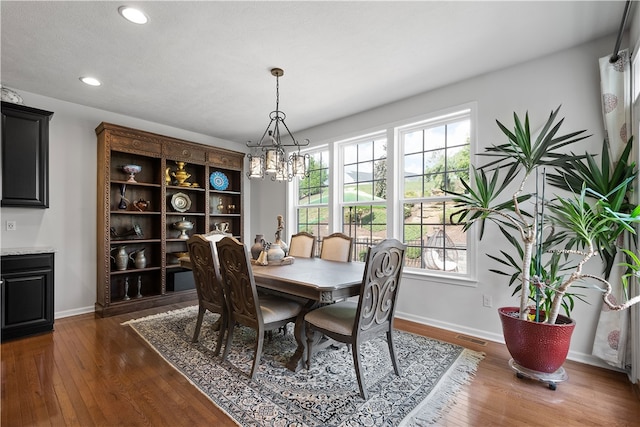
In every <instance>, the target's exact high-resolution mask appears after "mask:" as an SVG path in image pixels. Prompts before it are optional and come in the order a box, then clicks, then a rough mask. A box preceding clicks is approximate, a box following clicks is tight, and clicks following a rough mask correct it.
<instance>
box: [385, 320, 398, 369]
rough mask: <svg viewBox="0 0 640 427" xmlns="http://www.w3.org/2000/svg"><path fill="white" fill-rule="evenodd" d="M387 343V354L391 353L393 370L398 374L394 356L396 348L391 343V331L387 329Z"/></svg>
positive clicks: (396, 360) (396, 361) (396, 359)
mask: <svg viewBox="0 0 640 427" xmlns="http://www.w3.org/2000/svg"><path fill="white" fill-rule="evenodd" d="M387 344H388V345H389V354H390V355H391V363H393V370H394V371H395V372H396V375H397V376H400V366H398V358H397V357H396V348H395V346H394V344H393V331H391V330H388V331H387Z"/></svg>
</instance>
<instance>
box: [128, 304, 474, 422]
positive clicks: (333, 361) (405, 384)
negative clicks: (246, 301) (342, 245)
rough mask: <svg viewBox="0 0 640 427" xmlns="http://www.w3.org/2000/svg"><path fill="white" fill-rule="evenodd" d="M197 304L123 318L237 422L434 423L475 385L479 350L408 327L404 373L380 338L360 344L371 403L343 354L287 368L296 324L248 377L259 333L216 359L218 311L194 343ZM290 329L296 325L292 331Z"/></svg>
mask: <svg viewBox="0 0 640 427" xmlns="http://www.w3.org/2000/svg"><path fill="white" fill-rule="evenodd" d="M196 316H197V307H195V306H194V307H187V308H185V309H181V310H175V311H171V312H167V313H161V314H157V315H153V316H149V317H145V318H142V319H137V320H131V321H129V322H126V323H125V324H126V325H130V326H131V327H132V328H133V329H134V330H135V331H136V332H138V334H140V336H142V337H143V338H144V339H145V340H146V341H147V342H148V343H149V344H150V345H151V346H152V347H153V348H154V349H155V350H156V351H157V352H158V353H159V354H160V355H161V356H162V357H163V358H164V359H165V360H167V362H169V363H170V364H171V365H172V366H173V367H174V368H176V369H177V370H178V371H179V372H181V373H182V374H183V375H184V376H185V377H186V378H187V379H188V380H189V381H190V382H191V383H193V384H194V385H195V386H196V387H198V389H200V391H201V392H202V393H204V394H205V395H206V396H208V397H209V398H210V399H211V401H213V402H214V403H215V404H216V405H217V406H218V407H220V408H221V409H222V410H223V411H225V412H226V413H227V414H228V415H229V416H230V417H231V418H233V419H234V420H235V421H236V422H237V423H238V424H239V425H241V426H274V427H284V426H287V427H289V426H300V427H302V426H397V425H403V426H405V425H406V426H423V425H430V424H433V423H435V422H436V420H437V419H438V418H439V417H440V415H441V414H442V413H443V411H444V410H445V409H446V408H447V407H449V406H450V405H452V404H453V403H454V401H455V394H456V393H457V392H458V391H459V390H460V389H461V387H462V386H463V385H464V384H466V383H468V382H469V381H471V379H472V377H473V374H474V373H475V371H476V369H477V366H478V364H479V363H480V361H481V360H482V358H483V357H484V356H483V354H482V353H478V352H475V351H471V350H469V349H465V348H463V347H460V346H457V345H454V344H449V343H445V342H441V341H437V340H433V339H430V338H426V337H423V336H419V335H414V334H410V333H407V332H403V331H395V335H394V342H395V344H396V352H397V356H398V362H399V364H400V369H401V372H402V375H401V376H399V377H398V376H396V375H395V373H394V372H393V367H392V365H391V359H390V357H389V351H388V348H387V344H386V341H385V339H384V338H380V339H375V340H371V341H369V342H367V343H365V344H363V345H362V346H361V349H362V360H363V364H364V368H365V384H366V387H367V389H368V391H369V396H370V397H369V399H368V400H367V401H364V400H362V398H361V397H360V393H359V390H358V382H357V379H356V376H355V369H354V367H353V358H352V356H351V352H350V351H349V350H348V349H347V348H346V347H342V348H340V349H335V348H327V349H325V350H323V351H320V352H318V353H317V354H316V355H315V356H314V358H313V363H312V365H313V366H312V369H310V370H305V369H303V370H301V371H299V372H297V373H294V372H291V371H289V370H288V369H286V368H285V367H284V364H285V362H286V360H287V359H288V358H289V357H290V356H291V355H292V354H293V353H294V351H295V349H296V343H295V339H294V337H293V333H292V329H293V328H292V327H290V328H289V330H288V331H287V333H286V334H283V333H275V332H274V335H273V338H272V339H271V340H269V339H265V344H264V349H263V356H262V361H261V363H260V367H259V370H258V373H257V374H256V378H255V380H254V381H253V382H250V381H249V378H248V373H249V372H250V371H251V364H252V360H253V359H252V357H253V346H254V341H255V333H254V331H253V330H251V329H248V328H244V327H237V328H236V329H235V331H234V342H233V346H232V348H231V350H230V352H229V356H228V358H227V361H225V362H222V361H221V358H220V356H218V357H214V356H213V352H214V350H215V338H216V336H217V332H214V331H213V328H212V325H213V323H214V322H215V321H216V319H217V317H218V316H217V315H215V314H211V313H209V312H207V314H206V315H205V320H204V322H203V325H202V330H201V333H200V340H199V342H198V343H195V344H193V343H191V337H192V336H193V330H194V328H195V321H196ZM290 326H291V325H290Z"/></svg>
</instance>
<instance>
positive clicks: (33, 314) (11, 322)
mask: <svg viewBox="0 0 640 427" xmlns="http://www.w3.org/2000/svg"><path fill="white" fill-rule="evenodd" d="M1 264H2V265H1V267H2V295H1V299H2V316H1V317H2V332H1V335H2V340H3V341H4V340H6V339H10V338H18V337H23V336H27V335H32V334H36V333H40V332H47V331H51V330H53V292H54V285H53V272H54V254H53V253H40V254H25V255H7V256H2V262H1Z"/></svg>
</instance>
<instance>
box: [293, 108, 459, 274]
mask: <svg viewBox="0 0 640 427" xmlns="http://www.w3.org/2000/svg"><path fill="white" fill-rule="evenodd" d="M397 130H398V132H397V133H396V134H397V136H398V138H397V141H395V142H394V144H393V145H392V147H393V148H394V150H395V151H396V152H397V154H396V157H398V158H399V159H400V161H399V162H398V166H397V168H396V169H400V168H401V170H393V165H391V164H387V149H388V141H387V137H386V136H387V132H381V133H379V134H375V135H368V136H366V137H362V138H355V139H351V140H349V141H346V142H344V143H336V144H337V150H336V153H338V154H339V155H337V156H336V157H337V158H339V159H340V160H339V163H340V164H338V165H336V166H335V167H338V168H339V174H340V177H341V179H340V181H341V182H340V183H339V184H338V185H339V189H338V188H335V186H336V183H331V182H330V176H331V173H330V172H331V169H330V168H331V162H330V159H329V150H327V149H324V150H319V151H315V152H310V153H309V154H310V156H311V157H310V163H309V170H310V173H309V176H308V177H307V178H304V179H302V180H301V181H300V182H299V184H298V186H297V192H298V193H297V194H298V198H297V204H296V212H297V230H298V231H307V232H309V233H312V234H313V235H315V236H317V237H318V243H319V244H318V250H319V248H320V245H321V241H322V237H324V236H326V235H328V234H330V230H331V231H333V230H335V229H341V231H342V232H343V233H345V234H347V235H349V236H351V237H352V238H353V239H354V244H353V251H354V252H353V254H352V258H353V260H355V261H358V260H364V256H365V254H366V249H367V246H369V245H374V244H376V243H378V242H380V241H382V240H384V239H386V238H388V237H394V236H393V234H394V231H395V230H396V229H399V230H401V233H402V234H401V235H400V236H398V237H397V238H398V239H400V240H402V241H403V242H404V243H406V244H407V251H406V255H405V257H406V258H405V268H415V269H421V270H430V271H438V272H440V273H455V274H467V273H468V262H467V236H466V235H465V233H464V232H463V231H462V226H458V225H455V224H451V221H450V218H449V217H450V215H451V213H452V212H454V211H455V206H454V203H453V201H452V200H451V199H452V195H451V194H449V193H448V191H453V192H457V193H462V192H464V191H465V190H464V188H463V187H462V185H461V181H460V178H464V179H465V180H468V178H469V167H470V144H471V114H470V110H463V111H460V112H458V113H454V114H450V115H447V116H446V117H438V118H434V119H431V120H428V121H424V122H421V123H417V124H411V125H406V126H403V127H402V128H398V129H397ZM390 168H391V169H390ZM388 180H390V181H389V182H388ZM388 185H397V188H398V190H399V197H397V199H398V200H387V187H388ZM330 192H334V194H335V197H334V200H337V202H338V203H339V208H340V211H339V213H340V214H338V213H336V214H335V215H336V218H334V221H336V222H338V221H339V222H340V223H338V224H330V223H329V218H330V211H331V208H330V207H329V203H328V202H329V194H330ZM388 209H394V210H397V213H396V214H394V215H393V216H390V215H388ZM391 217H393V218H395V221H396V223H399V224H397V228H396V227H394V224H389V221H390V219H389V218H391Z"/></svg>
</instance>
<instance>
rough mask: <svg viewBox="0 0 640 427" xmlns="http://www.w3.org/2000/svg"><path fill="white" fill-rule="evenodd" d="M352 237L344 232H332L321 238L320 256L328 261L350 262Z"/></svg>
mask: <svg viewBox="0 0 640 427" xmlns="http://www.w3.org/2000/svg"><path fill="white" fill-rule="evenodd" d="M352 246H353V238H351V237H350V236H347V235H346V234H344V233H333V234H330V235H328V236H326V237H325V238H324V239H322V247H321V248H320V258H322V259H326V260H329V261H342V262H351V247H352Z"/></svg>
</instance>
